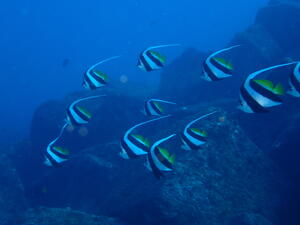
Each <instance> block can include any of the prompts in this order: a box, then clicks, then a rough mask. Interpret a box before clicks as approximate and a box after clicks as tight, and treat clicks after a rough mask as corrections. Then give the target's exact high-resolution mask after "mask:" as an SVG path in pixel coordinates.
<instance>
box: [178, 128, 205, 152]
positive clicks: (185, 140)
mask: <svg viewBox="0 0 300 225" xmlns="http://www.w3.org/2000/svg"><path fill="white" fill-rule="evenodd" d="M181 138H182V139H183V140H184V142H185V143H186V144H187V145H188V146H189V147H190V148H191V149H192V150H198V149H199V148H200V146H198V145H195V144H194V143H193V142H191V141H190V140H189V139H188V138H187V137H186V136H185V135H184V133H183V132H182V133H181Z"/></svg>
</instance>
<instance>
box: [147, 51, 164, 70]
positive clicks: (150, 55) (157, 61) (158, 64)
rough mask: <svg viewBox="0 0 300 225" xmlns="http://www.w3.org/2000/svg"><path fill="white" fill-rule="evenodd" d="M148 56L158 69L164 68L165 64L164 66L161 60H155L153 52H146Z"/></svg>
mask: <svg viewBox="0 0 300 225" xmlns="http://www.w3.org/2000/svg"><path fill="white" fill-rule="evenodd" d="M146 55H147V56H148V57H149V59H150V60H151V61H152V62H153V63H154V64H155V65H156V66H158V67H163V66H164V64H162V62H161V61H159V59H157V58H155V57H154V56H153V55H152V54H151V51H146Z"/></svg>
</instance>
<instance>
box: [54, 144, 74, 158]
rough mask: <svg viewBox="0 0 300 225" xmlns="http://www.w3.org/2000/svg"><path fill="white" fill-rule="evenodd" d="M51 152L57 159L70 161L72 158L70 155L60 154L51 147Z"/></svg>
mask: <svg viewBox="0 0 300 225" xmlns="http://www.w3.org/2000/svg"><path fill="white" fill-rule="evenodd" d="M50 151H51V152H52V153H53V154H55V155H56V156H57V157H59V158H61V159H69V158H70V156H69V155H65V154H62V153H60V152H59V151H57V150H55V149H54V147H51V148H50Z"/></svg>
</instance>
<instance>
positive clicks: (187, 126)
mask: <svg viewBox="0 0 300 225" xmlns="http://www.w3.org/2000/svg"><path fill="white" fill-rule="evenodd" d="M216 112H218V111H213V112H211V113H207V114H205V115H203V116H200V117H199V118H197V119H195V120H193V121H191V122H190V123H188V124H187V125H186V127H185V130H187V129H188V128H189V127H190V126H191V125H192V124H193V123H196V122H197V121H199V120H202V119H204V118H206V117H208V116H210V115H212V114H215V113H216Z"/></svg>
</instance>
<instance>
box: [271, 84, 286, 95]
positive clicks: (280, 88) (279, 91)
mask: <svg viewBox="0 0 300 225" xmlns="http://www.w3.org/2000/svg"><path fill="white" fill-rule="evenodd" d="M273 91H274V93H275V94H277V95H284V88H283V86H282V84H277V85H276V87H275V88H274V89H273Z"/></svg>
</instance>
